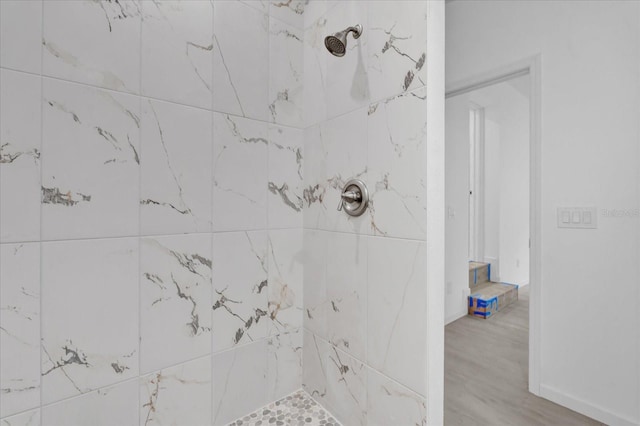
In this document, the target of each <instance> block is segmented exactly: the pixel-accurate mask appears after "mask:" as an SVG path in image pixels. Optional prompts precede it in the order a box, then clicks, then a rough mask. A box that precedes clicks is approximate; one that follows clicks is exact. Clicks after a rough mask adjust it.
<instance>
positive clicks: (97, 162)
mask: <svg viewBox="0 0 640 426" xmlns="http://www.w3.org/2000/svg"><path fill="white" fill-rule="evenodd" d="M139 110H140V102H139V100H138V99H137V98H135V97H133V96H130V95H125V94H120V93H115V92H107V91H104V90H101V89H95V88H92V87H87V86H82V85H78V84H74V83H66V82H61V81H59V80H52V79H45V80H44V86H43V111H44V112H43V117H42V122H43V123H42V126H43V130H42V132H43V140H42V238H43V239H45V240H49V239H66V238H91V237H115V236H129V235H137V233H138V219H137V218H138V211H139V208H138V192H139V191H138V181H139V171H140V167H139V163H140V157H139V152H140V146H139V145H140V144H139V138H140V111H139Z"/></svg>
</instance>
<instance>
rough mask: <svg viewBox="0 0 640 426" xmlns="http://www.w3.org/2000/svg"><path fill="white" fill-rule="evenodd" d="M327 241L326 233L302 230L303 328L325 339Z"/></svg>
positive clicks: (327, 306) (327, 305)
mask: <svg viewBox="0 0 640 426" xmlns="http://www.w3.org/2000/svg"><path fill="white" fill-rule="evenodd" d="M327 239H328V233H327V232H325V231H317V230H313V229H305V230H304V257H303V262H304V286H303V287H304V289H303V293H304V295H303V301H304V312H303V317H304V321H303V324H304V328H305V329H307V330H309V331H310V332H312V333H314V334H316V335H318V336H320V337H322V338H323V339H326V338H327V309H328V308H329V306H330V304H329V301H328V300H327Z"/></svg>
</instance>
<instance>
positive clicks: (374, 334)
mask: <svg viewBox="0 0 640 426" xmlns="http://www.w3.org/2000/svg"><path fill="white" fill-rule="evenodd" d="M426 253H427V251H426V244H425V243H424V242H417V241H409V240H396V239H390V238H382V237H369V253H368V255H369V267H368V272H369V273H368V276H369V289H368V300H367V304H368V330H367V363H368V364H369V365H370V366H371V367H373V368H375V369H376V370H378V371H380V372H382V373H384V374H386V375H387V376H389V377H391V378H393V379H395V380H396V381H398V382H400V383H401V384H403V385H405V386H406V387H408V388H409V389H411V390H413V391H414V392H417V393H419V394H420V395H425V392H426V383H425V382H426V380H425V378H426V364H425V362H424V360H425V359H426V335H427V321H426V314H425V312H426V311H427V303H426V302H427V286H426V282H427V281H426V274H427V271H426V265H425V259H426V256H427V254H426Z"/></svg>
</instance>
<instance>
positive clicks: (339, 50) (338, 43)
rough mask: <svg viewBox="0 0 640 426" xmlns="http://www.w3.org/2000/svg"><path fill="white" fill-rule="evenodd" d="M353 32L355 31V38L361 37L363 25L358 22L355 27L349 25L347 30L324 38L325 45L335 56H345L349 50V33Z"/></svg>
mask: <svg viewBox="0 0 640 426" xmlns="http://www.w3.org/2000/svg"><path fill="white" fill-rule="evenodd" d="M351 32H352V33H353V38H354V39H358V38H360V36H361V35H362V25H360V24H358V25H356V26H355V27H349V28H347V29H346V30H342V31H339V32H337V33H335V34H333V35H330V36H326V37H325V38H324V45H325V47H326V48H327V50H328V51H329V52H330V53H331V54H332V55H333V56H338V57H342V56H344V54H345V53H346V51H347V35H348V34H349V33H351Z"/></svg>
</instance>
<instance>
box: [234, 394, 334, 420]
mask: <svg viewBox="0 0 640 426" xmlns="http://www.w3.org/2000/svg"><path fill="white" fill-rule="evenodd" d="M291 425H294V426H342V425H341V424H340V423H339V422H338V421H337V420H336V419H335V418H334V417H333V416H332V415H331V414H329V412H328V411H327V410H325V409H324V408H322V407H321V406H320V405H319V404H318V403H317V402H315V401H314V400H313V398H311V397H310V396H309V394H308V393H306V392H305V391H303V390H299V391H298V392H296V393H293V394H291V395H288V396H285V397H284V398H282V399H280V400H278V401H276V402H272V403H271V404H269V405H266V406H264V407H262V408H261V409H259V410H257V411H254V412H253V413H251V414H247V415H246V416H243V417H242V418H240V419H238V420H236V421H235V422H232V423H229V426H291Z"/></svg>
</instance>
